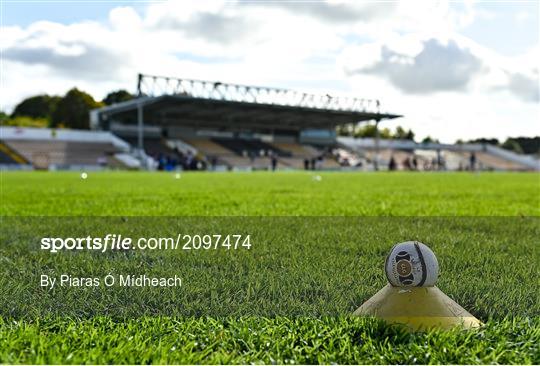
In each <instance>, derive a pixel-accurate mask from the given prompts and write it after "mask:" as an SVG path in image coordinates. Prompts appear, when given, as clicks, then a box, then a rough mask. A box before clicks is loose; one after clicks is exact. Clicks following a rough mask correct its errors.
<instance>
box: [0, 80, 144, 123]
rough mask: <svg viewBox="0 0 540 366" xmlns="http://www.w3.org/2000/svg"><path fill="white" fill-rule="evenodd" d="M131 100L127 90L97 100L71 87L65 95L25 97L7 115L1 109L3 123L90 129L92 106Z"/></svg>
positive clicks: (0, 114) (0, 115)
mask: <svg viewBox="0 0 540 366" xmlns="http://www.w3.org/2000/svg"><path fill="white" fill-rule="evenodd" d="M130 99H133V95H132V94H130V93H129V92H127V91H126V90H117V91H113V92H110V93H109V94H107V96H106V97H105V98H103V100H101V101H97V100H95V99H94V97H92V96H91V95H90V94H88V93H86V92H84V91H82V90H79V89H77V88H73V89H71V90H69V91H68V92H67V93H66V94H65V95H64V96H57V95H47V94H41V95H35V96H32V97H29V98H26V99H24V100H23V101H21V102H20V103H19V104H17V105H16V106H15V108H14V109H13V112H12V113H11V114H10V115H8V114H6V113H4V112H0V120H1V124H2V125H3V126H21V127H51V128H73V129H82V130H87V129H89V128H90V117H89V114H88V113H89V112H90V110H91V109H94V108H99V107H103V106H105V105H111V104H114V103H119V102H123V101H126V100H130Z"/></svg>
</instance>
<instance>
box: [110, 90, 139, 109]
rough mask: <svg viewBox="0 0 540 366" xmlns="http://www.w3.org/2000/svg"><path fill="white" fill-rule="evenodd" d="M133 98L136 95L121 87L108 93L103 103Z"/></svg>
mask: <svg viewBox="0 0 540 366" xmlns="http://www.w3.org/2000/svg"><path fill="white" fill-rule="evenodd" d="M133 98H134V97H133V95H132V94H131V93H130V92H128V91H127V90H124V89H121V90H116V91H113V92H110V93H109V94H107V96H106V97H105V98H104V99H103V103H105V104H106V105H111V104H115V103H120V102H125V101H128V100H131V99H133Z"/></svg>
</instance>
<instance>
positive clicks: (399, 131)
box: [393, 126, 414, 141]
mask: <svg viewBox="0 0 540 366" xmlns="http://www.w3.org/2000/svg"><path fill="white" fill-rule="evenodd" d="M393 137H394V138H395V139H399V140H411V141H414V132H412V130H411V129H409V130H408V131H406V130H405V129H404V128H403V127H401V126H397V127H396V132H395V133H394V136H393Z"/></svg>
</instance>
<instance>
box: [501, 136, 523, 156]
mask: <svg viewBox="0 0 540 366" xmlns="http://www.w3.org/2000/svg"><path fill="white" fill-rule="evenodd" d="M501 147H502V148H503V149H506V150H510V151H513V152H515V153H518V154H523V149H522V148H521V146H520V145H519V143H518V142H517V141H516V140H514V139H511V138H508V139H506V141H505V142H504V143H503V144H502V145H501Z"/></svg>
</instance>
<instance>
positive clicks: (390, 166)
mask: <svg viewBox="0 0 540 366" xmlns="http://www.w3.org/2000/svg"><path fill="white" fill-rule="evenodd" d="M396 168H397V164H396V159H394V155H392V156H390V162H389V163H388V170H390V171H394V170H396Z"/></svg>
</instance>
